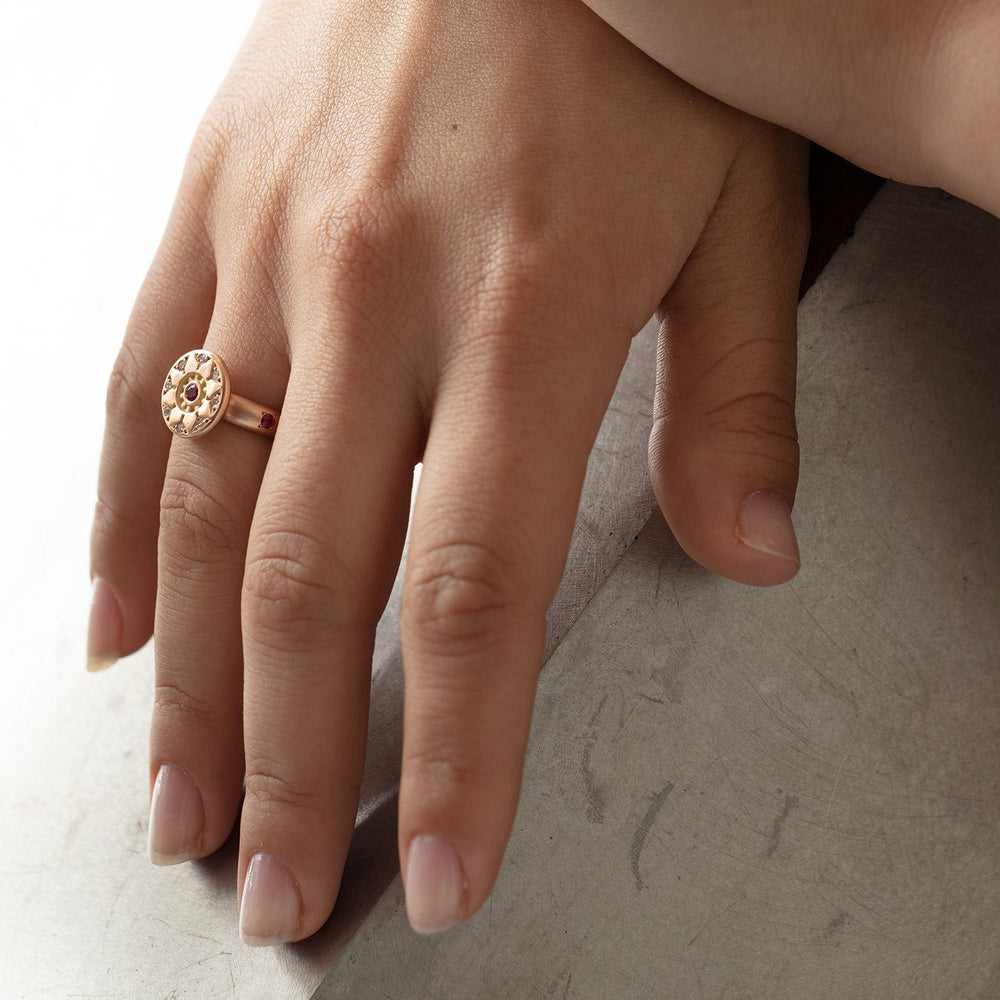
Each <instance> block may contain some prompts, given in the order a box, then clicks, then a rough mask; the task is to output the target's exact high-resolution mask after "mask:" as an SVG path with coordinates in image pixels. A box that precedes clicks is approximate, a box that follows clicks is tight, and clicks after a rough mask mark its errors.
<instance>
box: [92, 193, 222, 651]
mask: <svg viewBox="0 0 1000 1000" xmlns="http://www.w3.org/2000/svg"><path fill="white" fill-rule="evenodd" d="M214 298H215V267H214V264H213V260H212V254H211V250H210V248H209V246H208V243H207V241H206V239H205V238H204V235H203V231H202V229H201V227H200V225H199V224H198V222H197V221H196V220H195V219H194V218H193V215H192V213H191V212H190V211H189V210H187V209H185V208H184V206H183V204H182V203H179V205H178V207H177V208H176V209H175V211H174V215H173V216H172V217H171V221H170V225H169V226H168V228H167V232H166V234H165V235H164V239H163V242H162V243H161V245H160V249H159V251H158V253H157V255H156V258H155V260H154V261H153V264H152V267H151V268H150V270H149V274H148V275H147V277H146V280H145V282H144V284H143V286H142V290H141V291H140V293H139V297H138V299H137V301H136V304H135V308H134V309H133V311H132V316H131V318H130V319H129V324H128V330H127V332H126V335H125V341H124V343H123V345H122V348H121V351H120V352H119V354H118V358H117V360H116V362H115V366H114V370H113V371H112V374H111V379H110V383H109V386H108V394H107V423H106V426H105V432H104V448H103V452H102V455H101V468H100V474H99V477H98V484H97V506H96V509H95V512H94V525H93V530H92V534H91V575H92V578H93V581H94V600H93V605H92V608H91V618H90V631H89V636H88V643H87V668H88V669H89V670H100V669H103V668H104V667H109V666H111V665H112V664H113V663H114V662H115V661H116V660H117V659H118V658H119V657H121V656H126V655H128V654H129V653H133V652H135V651H136V650H137V649H139V647H141V646H142V645H143V644H144V643H145V642H146V641H147V640H148V639H149V637H150V635H151V634H152V631H153V609H154V603H155V599H156V536H157V528H158V523H159V499H160V490H161V488H162V486H163V474H164V469H165V468H166V464H167V453H168V451H169V448H170V434H168V433H166V432H165V428H164V426H163V419H162V418H161V416H160V411H159V405H158V403H159V397H160V390H161V389H162V386H163V375H164V372H166V370H167V369H168V367H169V366H170V365H171V364H172V363H173V361H174V360H175V359H176V358H177V357H178V356H179V355H180V354H181V353H182V352H183V351H185V350H187V349H189V348H190V347H192V346H194V345H195V344H199V343H201V342H202V340H203V339H204V337H205V332H206V331H207V329H208V325H209V321H210V319H211V315H212V305H213V301H214Z"/></svg>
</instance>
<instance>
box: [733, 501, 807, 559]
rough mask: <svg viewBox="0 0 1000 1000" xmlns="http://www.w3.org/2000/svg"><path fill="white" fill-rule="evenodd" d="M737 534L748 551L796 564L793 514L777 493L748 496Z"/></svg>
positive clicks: (739, 518) (744, 503)
mask: <svg viewBox="0 0 1000 1000" xmlns="http://www.w3.org/2000/svg"><path fill="white" fill-rule="evenodd" d="M736 533H737V535H739V538H740V541H741V542H743V544H744V545H746V546H748V547H749V548H751V549H756V550H757V551H758V552H766V553H767V554H768V555H772V556H781V558H782V559H790V560H791V561H792V562H794V563H798V562H799V543H798V542H797V541H796V540H795V528H793V527H792V512H791V509H790V508H789V506H788V501H787V500H786V499H785V498H784V497H783V496H781V495H780V494H779V493H751V494H750V496H748V497H747V498H746V499H745V500H744V501H743V506H742V507H740V513H739V517H738V518H737V522H736Z"/></svg>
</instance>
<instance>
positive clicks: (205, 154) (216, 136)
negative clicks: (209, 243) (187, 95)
mask: <svg viewBox="0 0 1000 1000" xmlns="http://www.w3.org/2000/svg"><path fill="white" fill-rule="evenodd" d="M230 116H231V115H230V113H228V112H226V111H225V109H223V108H220V107H216V108H214V109H213V112H212V113H210V114H209V115H207V116H206V117H205V118H204V119H203V121H202V122H201V124H200V125H199V126H198V131H197V132H196V133H195V137H194V140H193V141H192V143H191V147H190V149H189V150H188V156H187V161H186V163H185V166H184V177H183V179H182V182H181V186H182V188H183V189H184V190H185V191H186V192H188V193H189V194H190V195H192V196H193V197H194V198H195V199H196V200H198V201H207V200H208V198H209V196H210V194H211V192H212V190H213V188H214V187H215V185H216V183H217V182H218V179H219V177H220V176H221V174H222V171H223V165H224V164H225V162H226V160H227V159H228V157H229V155H230V153H231V151H232V146H233V139H232V136H233V135H234V134H235V128H234V126H233V124H232V123H231V122H230V121H228V120H227V119H228V118H229V117H230Z"/></svg>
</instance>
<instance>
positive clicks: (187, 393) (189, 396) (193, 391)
mask: <svg viewBox="0 0 1000 1000" xmlns="http://www.w3.org/2000/svg"><path fill="white" fill-rule="evenodd" d="M184 398H185V399H186V400H187V401H188V402H189V403H193V402H194V401H195V400H196V399H197V398H198V386H197V385H195V383H194V382H192V383H191V384H190V385H189V386H188V387H187V388H186V389H185V390H184Z"/></svg>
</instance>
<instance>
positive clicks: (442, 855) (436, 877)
mask: <svg viewBox="0 0 1000 1000" xmlns="http://www.w3.org/2000/svg"><path fill="white" fill-rule="evenodd" d="M464 894H465V875H464V874H463V872H462V862H461V861H460V860H459V858H458V854H457V853H456V851H455V848H454V847H453V846H452V845H451V842H450V841H448V840H447V839H446V838H444V837H439V836H437V835H433V834H420V835H419V836H417V837H414V838H413V840H411V841H410V853H409V855H408V857H407V861H406V915H407V916H408V917H409V918H410V926H411V927H412V928H413V929H414V930H415V931H418V932H419V933H420V934H435V933H437V932H438V931H444V930H447V929H448V928H449V927H454V926H455V924H457V923H458V922H459V921H460V920H461V919H462V897H463V895H464Z"/></svg>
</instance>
